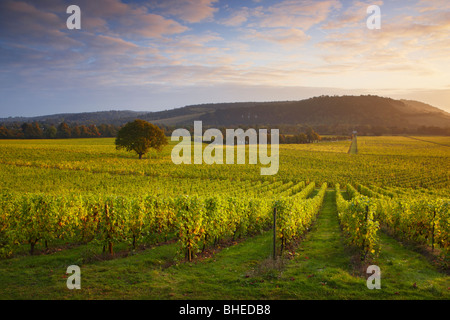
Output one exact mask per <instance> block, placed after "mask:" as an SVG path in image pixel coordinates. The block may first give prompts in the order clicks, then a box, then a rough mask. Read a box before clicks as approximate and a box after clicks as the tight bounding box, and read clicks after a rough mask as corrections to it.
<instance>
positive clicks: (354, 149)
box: [348, 136, 358, 154]
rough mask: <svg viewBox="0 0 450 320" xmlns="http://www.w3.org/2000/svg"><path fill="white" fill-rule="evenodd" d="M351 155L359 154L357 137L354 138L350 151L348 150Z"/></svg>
mask: <svg viewBox="0 0 450 320" xmlns="http://www.w3.org/2000/svg"><path fill="white" fill-rule="evenodd" d="M348 153H349V154H357V153H358V143H357V138H356V136H354V137H353V139H352V143H351V145H350V149H349V150H348Z"/></svg>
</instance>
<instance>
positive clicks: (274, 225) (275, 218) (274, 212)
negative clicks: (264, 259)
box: [273, 207, 277, 260]
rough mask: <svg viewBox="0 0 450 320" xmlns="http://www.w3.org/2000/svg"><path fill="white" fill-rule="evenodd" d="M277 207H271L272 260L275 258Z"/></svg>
mask: <svg viewBox="0 0 450 320" xmlns="http://www.w3.org/2000/svg"><path fill="white" fill-rule="evenodd" d="M276 242H277V207H275V208H273V260H277V247H276Z"/></svg>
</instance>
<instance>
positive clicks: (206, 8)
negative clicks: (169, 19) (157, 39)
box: [156, 0, 218, 23]
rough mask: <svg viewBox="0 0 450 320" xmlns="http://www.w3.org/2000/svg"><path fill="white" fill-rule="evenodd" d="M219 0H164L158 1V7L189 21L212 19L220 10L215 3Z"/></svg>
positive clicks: (166, 12)
mask: <svg viewBox="0 0 450 320" xmlns="http://www.w3.org/2000/svg"><path fill="white" fill-rule="evenodd" d="M217 2H218V0H163V1H160V2H158V4H157V5H156V7H157V8H159V9H162V10H163V12H164V13H165V14H169V15H172V16H176V17H178V18H180V19H181V20H183V21H186V22H189V23H197V22H201V21H204V20H211V19H212V18H213V17H214V13H215V12H217V11H218V9H217V8H215V7H214V4H215V3H217Z"/></svg>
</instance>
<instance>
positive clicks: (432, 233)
mask: <svg viewBox="0 0 450 320" xmlns="http://www.w3.org/2000/svg"><path fill="white" fill-rule="evenodd" d="M435 219H436V208H434V212H433V229H432V230H431V252H434V226H435Z"/></svg>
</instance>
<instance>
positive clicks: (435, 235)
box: [347, 185, 450, 260]
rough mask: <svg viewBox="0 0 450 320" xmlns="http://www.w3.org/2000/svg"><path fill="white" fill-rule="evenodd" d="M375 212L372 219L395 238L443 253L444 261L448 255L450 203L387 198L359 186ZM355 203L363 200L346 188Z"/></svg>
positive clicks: (416, 196)
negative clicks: (436, 248)
mask: <svg viewBox="0 0 450 320" xmlns="http://www.w3.org/2000/svg"><path fill="white" fill-rule="evenodd" d="M358 189H359V190H360V191H361V193H363V194H364V195H366V196H368V198H367V201H368V203H369V204H370V206H372V207H373V208H374V210H375V211H374V217H375V219H376V220H377V221H379V222H380V223H381V224H383V226H384V227H385V228H386V229H388V230H390V231H391V232H392V233H393V234H394V235H395V236H397V237H399V238H402V239H405V240H409V241H413V242H416V243H419V244H424V245H428V246H430V247H431V248H432V249H434V248H435V247H436V246H438V247H440V248H441V249H442V254H443V257H444V259H445V260H448V258H449V253H450V237H449V234H450V210H449V209H450V200H449V199H446V198H440V197H436V196H430V195H427V194H420V195H419V194H417V193H412V194H410V195H409V194H407V193H400V194H398V195H397V196H394V197H389V196H386V195H384V194H381V193H379V192H376V191H373V190H371V189H370V188H367V187H365V186H362V185H359V186H358ZM347 190H348V191H349V194H350V195H351V196H352V198H354V199H358V198H360V197H362V196H361V195H360V194H359V193H358V191H357V190H356V189H355V188H353V187H352V186H351V185H348V186H347Z"/></svg>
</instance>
